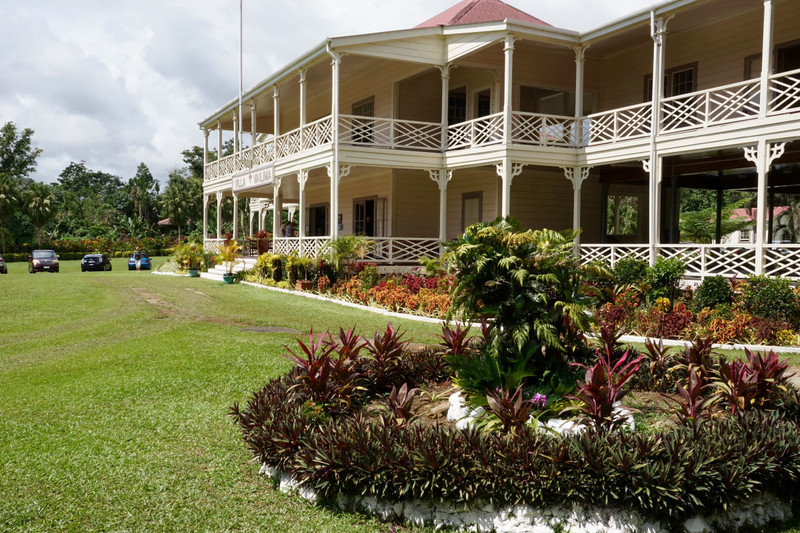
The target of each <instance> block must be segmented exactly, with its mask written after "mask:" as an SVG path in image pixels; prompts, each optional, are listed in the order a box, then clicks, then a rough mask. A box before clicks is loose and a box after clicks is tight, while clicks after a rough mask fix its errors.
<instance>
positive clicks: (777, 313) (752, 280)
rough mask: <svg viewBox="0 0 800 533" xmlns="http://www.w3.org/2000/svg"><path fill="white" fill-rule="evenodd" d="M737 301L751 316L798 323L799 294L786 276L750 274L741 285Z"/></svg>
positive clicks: (794, 324) (793, 323)
mask: <svg viewBox="0 0 800 533" xmlns="http://www.w3.org/2000/svg"><path fill="white" fill-rule="evenodd" d="M739 302H740V305H741V308H742V310H744V311H745V312H747V313H749V314H751V315H753V316H758V317H761V318H765V319H768V320H775V321H779V322H786V323H789V324H792V325H793V326H796V325H797V324H798V311H799V310H800V296H798V295H797V293H796V292H794V291H793V290H792V287H791V286H790V285H789V280H788V279H786V278H773V277H769V276H750V277H749V278H747V282H746V283H745V284H744V285H743V286H742V294H741V296H740V298H739Z"/></svg>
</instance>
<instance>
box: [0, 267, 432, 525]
mask: <svg viewBox="0 0 800 533" xmlns="http://www.w3.org/2000/svg"><path fill="white" fill-rule="evenodd" d="M155 262H156V265H155V266H157V265H158V264H159V258H156V259H155ZM61 266H62V272H61V273H59V274H50V273H40V274H35V275H30V274H28V273H27V266H26V264H25V263H10V264H9V274H8V275H4V276H0V302H2V315H0V316H2V329H0V413H2V415H1V416H0V531H9V530H10V531H100V530H103V531H293V532H294V531H308V532H312V531H386V530H387V527H386V525H383V524H380V523H378V522H376V521H373V520H372V519H370V518H366V517H359V516H354V515H345V514H340V513H335V512H333V511H330V510H324V509H319V508H315V507H313V506H311V505H309V504H307V503H305V502H303V501H302V500H300V499H299V498H297V497H294V496H286V495H283V494H281V493H279V492H277V491H276V490H274V489H273V487H272V484H271V482H269V481H267V480H266V479H264V477H263V476H259V475H258V465H257V464H255V463H253V462H252V461H251V459H250V456H249V453H248V452H247V451H246V450H245V448H244V445H243V444H242V443H241V441H240V439H239V434H238V430H237V429H236V427H235V426H234V425H233V423H232V422H231V420H230V419H229V418H228V417H227V416H226V412H227V411H228V408H229V406H230V405H231V404H233V402H235V401H238V402H244V401H246V399H247V398H248V396H249V394H250V392H251V391H253V390H255V389H256V388H258V387H260V386H261V385H262V384H263V383H264V382H265V381H266V380H268V379H269V378H271V377H274V376H276V375H278V374H279V373H281V372H283V371H285V370H286V369H287V368H288V367H289V363H288V362H287V361H286V360H285V359H283V358H282V357H281V353H282V352H283V345H284V344H289V345H292V344H295V341H294V338H295V335H293V334H285V333H283V334H274V333H253V332H242V331H241V329H242V328H246V327H254V326H280V327H288V328H294V329H296V330H298V331H301V332H303V334H307V332H308V330H309V328H310V327H311V326H314V330H315V331H324V330H325V329H328V328H330V329H334V328H337V329H338V327H339V326H340V325H341V326H345V327H347V326H348V325H350V326H352V325H354V324H357V326H358V329H359V331H361V332H364V333H371V332H373V331H374V330H375V329H378V328H384V327H385V326H386V319H385V318H383V317H380V316H378V315H373V314H368V313H362V312H357V311H354V310H352V309H349V308H344V307H341V306H337V305H334V304H325V303H319V302H314V301H310V300H307V299H304V298H297V297H292V296H286V295H283V294H276V293H274V292H272V291H265V290H258V289H254V288H252V287H246V286H242V285H232V286H231V285H224V284H222V283H219V282H211V281H206V280H202V279H190V278H186V277H174V276H156V275H150V274H149V273H145V272H142V273H139V274H137V273H136V272H128V271H127V269H126V260H125V259H115V260H114V262H113V266H114V270H113V271H112V272H110V273H100V272H86V273H81V272H80V265H79V262H78V261H65V262H62V265H61ZM394 322H395V324H396V325H400V326H401V327H402V328H403V329H404V330H406V331H408V334H407V338H414V339H415V340H418V339H421V340H426V341H429V342H435V336H436V334H437V333H438V327H437V326H435V325H429V324H420V323H418V322H410V321H403V322H402V323H398V321H396V320H395V321H394Z"/></svg>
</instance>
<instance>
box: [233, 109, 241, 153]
mask: <svg viewBox="0 0 800 533" xmlns="http://www.w3.org/2000/svg"><path fill="white" fill-rule="evenodd" d="M240 149H241V144H239V114H238V113H237V112H236V110H234V111H233V153H234V154H236V157H237V158H238V157H239V150H240Z"/></svg>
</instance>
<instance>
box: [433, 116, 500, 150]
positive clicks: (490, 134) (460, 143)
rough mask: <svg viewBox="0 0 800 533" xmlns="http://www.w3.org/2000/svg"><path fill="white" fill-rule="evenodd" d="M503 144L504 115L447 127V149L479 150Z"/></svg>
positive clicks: (481, 118)
mask: <svg viewBox="0 0 800 533" xmlns="http://www.w3.org/2000/svg"><path fill="white" fill-rule="evenodd" d="M501 142H503V114H502V113H495V114H494V115H487V116H485V117H480V118H476V119H473V120H468V121H466V122H459V123H458V124H453V125H452V126H448V127H447V149H448V150H457V149H459V148H477V147H479V146H488V145H491V144H499V143H501Z"/></svg>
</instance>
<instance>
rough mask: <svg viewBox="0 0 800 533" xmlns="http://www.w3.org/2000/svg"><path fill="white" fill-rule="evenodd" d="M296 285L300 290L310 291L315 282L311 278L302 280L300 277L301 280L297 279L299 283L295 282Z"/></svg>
mask: <svg viewBox="0 0 800 533" xmlns="http://www.w3.org/2000/svg"><path fill="white" fill-rule="evenodd" d="M295 287H297V290H300V291H310V290H311V289H313V288H314V282H313V281H311V280H309V279H306V280H300V279H299V280H297V283H296V284H295Z"/></svg>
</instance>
